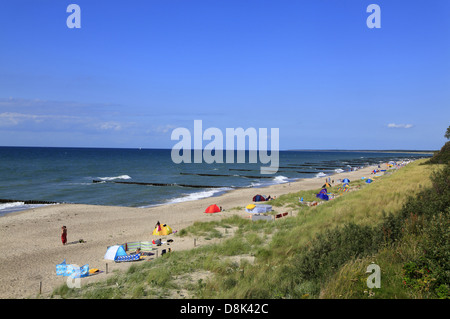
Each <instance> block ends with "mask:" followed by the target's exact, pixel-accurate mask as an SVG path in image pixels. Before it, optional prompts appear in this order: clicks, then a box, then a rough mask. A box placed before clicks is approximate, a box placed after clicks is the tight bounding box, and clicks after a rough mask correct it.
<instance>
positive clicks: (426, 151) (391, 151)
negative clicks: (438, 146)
mask: <svg viewBox="0 0 450 319" xmlns="http://www.w3.org/2000/svg"><path fill="white" fill-rule="evenodd" d="M285 151H286V152H349V153H406V154H434V152H437V151H438V150H435V151H429V150H341V149H332V150H314V149H293V150H285Z"/></svg>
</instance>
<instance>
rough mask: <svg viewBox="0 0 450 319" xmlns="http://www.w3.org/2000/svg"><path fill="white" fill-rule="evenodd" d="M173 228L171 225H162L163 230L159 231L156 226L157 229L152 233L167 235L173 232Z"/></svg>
mask: <svg viewBox="0 0 450 319" xmlns="http://www.w3.org/2000/svg"><path fill="white" fill-rule="evenodd" d="M172 232H173V231H172V228H171V227H170V226H169V225H166V224H164V225H162V226H161V230H160V231H158V227H156V228H155V230H154V231H153V234H152V235H156V236H165V235H169V234H172Z"/></svg>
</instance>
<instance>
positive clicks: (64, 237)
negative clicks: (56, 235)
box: [61, 226, 67, 245]
mask: <svg viewBox="0 0 450 319" xmlns="http://www.w3.org/2000/svg"><path fill="white" fill-rule="evenodd" d="M61 241H62V244H63V245H65V244H66V243H67V227H66V226H63V227H61Z"/></svg>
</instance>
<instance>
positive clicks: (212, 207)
mask: <svg viewBox="0 0 450 319" xmlns="http://www.w3.org/2000/svg"><path fill="white" fill-rule="evenodd" d="M218 212H220V208H219V207H218V206H217V205H216V204H214V205H210V206H208V208H206V210H205V213H208V214H212V213H218Z"/></svg>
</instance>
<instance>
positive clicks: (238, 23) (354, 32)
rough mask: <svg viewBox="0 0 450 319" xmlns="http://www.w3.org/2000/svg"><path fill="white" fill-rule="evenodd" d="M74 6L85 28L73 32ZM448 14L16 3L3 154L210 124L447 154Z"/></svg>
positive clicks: (0, 104) (4, 44)
mask: <svg viewBox="0 0 450 319" xmlns="http://www.w3.org/2000/svg"><path fill="white" fill-rule="evenodd" d="M71 3H75V4H78V5H79V6H80V8H81V28H80V29H69V28H68V27H67V25H66V19H67V17H68V16H69V15H70V13H67V12H66V8H67V6H68V5H69V4H71ZM371 3H375V4H378V5H379V6H380V8H381V28H379V29H369V28H368V27H367V25H366V19H367V17H368V16H369V15H370V13H367V12H366V8H367V6H368V5H369V4H371ZM449 12H450V1H448V0H435V1H404V0H398V1H381V0H370V1H363V0H357V1H356V0H341V1H334V0H321V1H318V0H309V1H300V0H295V1H291V0H283V1H275V0H239V1H237V0H208V1H195V0H158V1H155V0H146V1H143V0H141V1H138V0H134V1H103V0H101V1H100V0H98V1H84V0H71V1H61V0H53V1H50V0H47V1H46V0H32V1H31V0H29V1H22V0H14V1H13V0H9V1H2V2H1V3H0V145H3V146H74V147H143V148H171V147H172V146H174V145H175V144H176V141H172V140H171V139H170V135H171V132H172V130H173V129H174V128H176V127H186V128H188V129H192V131H193V123H194V120H197V119H198V120H202V121H203V127H204V129H206V128H208V127H217V128H220V129H221V130H223V132H225V128H227V127H231V128H237V127H243V128H249V127H254V128H269V129H270V128H279V130H280V141H279V142H280V149H438V148H440V147H441V146H442V145H443V143H444V142H445V138H444V137H443V136H444V133H445V130H446V128H447V127H448V126H449V125H450V121H449V119H450V111H449V110H450V107H449V102H450V59H449V57H450V19H449V18H448V17H449V15H448V13H449ZM207 143H208V142H206V141H205V143H204V145H205V144H207Z"/></svg>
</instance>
